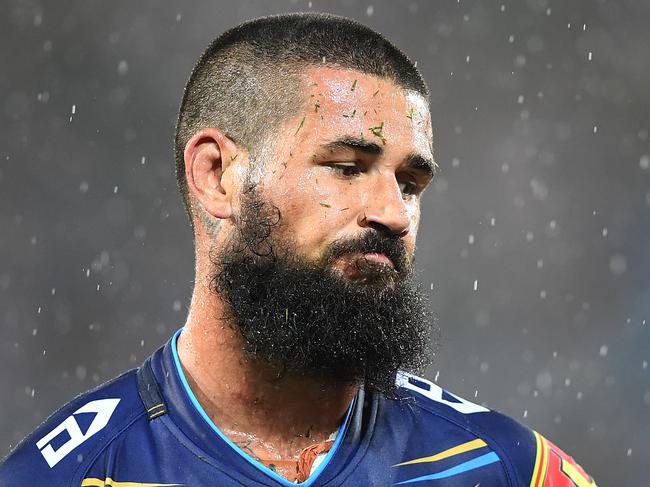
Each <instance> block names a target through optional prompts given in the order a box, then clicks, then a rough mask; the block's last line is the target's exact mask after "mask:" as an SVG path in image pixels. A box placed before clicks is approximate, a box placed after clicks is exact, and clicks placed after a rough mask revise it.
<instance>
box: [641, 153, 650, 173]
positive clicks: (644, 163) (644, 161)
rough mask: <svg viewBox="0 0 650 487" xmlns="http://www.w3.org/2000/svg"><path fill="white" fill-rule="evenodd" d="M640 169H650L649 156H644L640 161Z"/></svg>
mask: <svg viewBox="0 0 650 487" xmlns="http://www.w3.org/2000/svg"><path fill="white" fill-rule="evenodd" d="M639 167H640V168H641V169H643V170H644V171H647V170H648V169H650V156H649V155H648V154H643V155H642V156H641V159H639Z"/></svg>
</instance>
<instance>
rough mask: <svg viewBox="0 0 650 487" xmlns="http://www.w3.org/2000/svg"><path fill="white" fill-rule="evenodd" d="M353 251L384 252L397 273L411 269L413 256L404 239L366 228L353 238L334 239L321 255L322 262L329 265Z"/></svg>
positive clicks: (407, 271) (403, 272)
mask: <svg viewBox="0 0 650 487" xmlns="http://www.w3.org/2000/svg"><path fill="white" fill-rule="evenodd" d="M354 253H361V254H365V253H378V254H384V255H386V257H388V258H389V259H390V260H391V261H393V265H394V267H395V272H397V273H398V274H405V273H409V272H410V271H412V269H413V264H414V257H413V256H410V255H409V253H408V251H407V250H406V245H405V244H404V241H403V240H402V239H401V238H400V237H399V236H397V235H394V236H393V235H384V234H381V233H379V232H378V231H376V230H368V231H367V232H365V233H363V234H361V235H359V236H357V237H354V238H349V239H346V238H341V239H337V240H335V241H334V242H332V243H331V244H330V246H329V248H328V249H327V251H326V253H325V255H324V256H323V263H324V265H326V266H329V265H331V264H333V263H334V262H335V261H336V260H337V259H339V258H341V257H343V256H345V255H348V254H354Z"/></svg>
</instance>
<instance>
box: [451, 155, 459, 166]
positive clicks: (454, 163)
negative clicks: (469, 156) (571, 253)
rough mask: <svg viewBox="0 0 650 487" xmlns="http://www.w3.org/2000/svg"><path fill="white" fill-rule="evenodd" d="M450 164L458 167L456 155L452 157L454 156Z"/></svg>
mask: <svg viewBox="0 0 650 487" xmlns="http://www.w3.org/2000/svg"><path fill="white" fill-rule="evenodd" d="M451 166H452V167H458V166H460V159H459V158H458V157H454V158H453V159H452V160H451Z"/></svg>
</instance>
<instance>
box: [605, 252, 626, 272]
mask: <svg viewBox="0 0 650 487" xmlns="http://www.w3.org/2000/svg"><path fill="white" fill-rule="evenodd" d="M626 269H627V260H626V259H625V256H623V255H621V254H615V255H613V256H612V258H611V259H610V261H609V270H610V271H611V272H612V274H614V275H615V276H620V275H621V274H623V273H624V272H625V271H626Z"/></svg>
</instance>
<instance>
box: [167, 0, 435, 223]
mask: <svg viewBox="0 0 650 487" xmlns="http://www.w3.org/2000/svg"><path fill="white" fill-rule="evenodd" d="M310 65H311V66H313V65H319V66H328V67H335V68H340V69H352V70H356V71H359V72H362V73H365V74H370V75H375V76H377V77H380V78H384V79H389V80H391V81H392V82H394V83H395V84H396V85H398V86H400V87H402V88H405V89H408V90H413V91H416V92H418V93H420V94H421V95H422V96H423V97H424V98H426V99H428V98H429V90H428V88H427V85H426V83H425V82H424V79H423V77H422V75H421V73H420V72H419V71H418V69H417V67H416V65H415V63H413V62H412V61H411V60H410V59H409V58H408V57H407V56H406V54H404V53H403V52H402V51H401V50H400V49H398V48H397V47H396V46H395V45H393V44H392V43H391V42H390V41H389V40H388V39H386V38H385V37H384V36H382V35H381V34H379V33H378V32H375V31H374V30H372V29H371V28H369V27H367V26H365V25H363V24H360V23H359V22H356V21H354V20H351V19H348V18H345V17H339V16H335V15H330V14H323V13H312V12H310V13H292V14H282V15H272V16H268V17H262V18H258V19H254V20H250V21H248V22H244V23H242V24H240V25H238V26H236V27H233V28H231V29H229V30H227V31H226V32H224V33H223V34H221V35H220V36H219V37H217V38H216V39H214V40H213V41H212V42H211V43H210V45H209V46H208V48H207V49H206V50H205V52H204V53H203V54H202V55H201V57H200V58H199V60H198V61H197V63H196V65H195V66H194V69H193V70H192V73H191V75H190V78H189V80H188V82H187V84H186V86H185V91H184V93H183V100H182V101H181V106H180V110H179V114H178V121H177V124H176V136H175V141H174V148H175V156H176V180H177V182H178V187H179V190H180V193H181V196H182V198H183V203H184V206H185V210H186V211H187V214H188V216H189V218H190V223H191V224H192V228H194V221H193V217H192V210H191V201H190V195H189V191H188V186H187V179H186V177H185V162H184V152H185V146H186V145H187V143H188V141H189V140H190V139H191V138H192V137H193V136H194V135H195V134H196V133H197V132H198V131H200V130H201V129H203V128H207V127H216V128H218V129H219V130H221V131H222V132H223V133H224V134H225V135H226V136H228V137H229V138H230V139H231V140H232V141H233V142H234V143H235V144H236V145H238V146H239V147H242V148H245V149H246V150H247V151H248V153H249V155H250V156H251V158H252V157H253V156H254V155H255V154H257V153H258V151H259V149H261V148H262V147H264V146H265V145H266V144H267V143H268V139H269V138H270V136H271V135H272V133H273V132H274V130H277V128H278V127H279V126H280V125H281V124H282V123H283V122H285V121H287V120H288V119H290V118H292V117H293V116H295V115H296V114H297V113H298V112H299V110H300V109H301V107H303V106H304V105H305V103H306V100H305V98H306V95H305V92H304V89H303V84H302V78H301V73H302V72H304V68H305V67H306V66H310Z"/></svg>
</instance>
